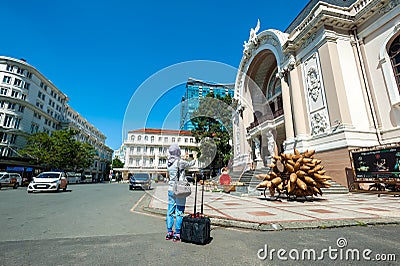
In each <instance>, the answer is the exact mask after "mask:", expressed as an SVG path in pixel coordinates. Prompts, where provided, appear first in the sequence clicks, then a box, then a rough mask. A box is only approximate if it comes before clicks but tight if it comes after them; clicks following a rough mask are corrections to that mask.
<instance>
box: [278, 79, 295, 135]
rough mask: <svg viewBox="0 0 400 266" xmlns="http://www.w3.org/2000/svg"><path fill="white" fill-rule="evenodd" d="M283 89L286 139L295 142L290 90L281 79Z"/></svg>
mask: <svg viewBox="0 0 400 266" xmlns="http://www.w3.org/2000/svg"><path fill="white" fill-rule="evenodd" d="M281 87H282V101H283V115H284V118H285V131H286V139H287V140H293V139H294V130H293V120H292V117H293V115H292V107H291V95H290V88H289V85H288V84H287V83H286V81H285V79H284V78H282V79H281Z"/></svg>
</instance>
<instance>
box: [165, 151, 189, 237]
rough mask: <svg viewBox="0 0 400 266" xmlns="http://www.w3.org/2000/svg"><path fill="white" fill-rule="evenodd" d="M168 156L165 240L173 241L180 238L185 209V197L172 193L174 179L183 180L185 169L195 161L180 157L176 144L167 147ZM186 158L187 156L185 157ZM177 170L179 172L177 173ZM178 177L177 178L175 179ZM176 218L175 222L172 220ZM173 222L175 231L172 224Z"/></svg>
mask: <svg viewBox="0 0 400 266" xmlns="http://www.w3.org/2000/svg"><path fill="white" fill-rule="evenodd" d="M168 152H169V158H168V174H169V183H168V210H167V235H166V236H165V239H166V240H171V239H173V241H174V242H176V241H180V240H181V235H180V234H181V226H182V219H183V213H184V211H185V204H186V198H176V197H175V196H174V193H173V188H174V183H175V180H177V181H178V180H184V178H185V169H186V168H189V167H190V166H192V165H194V163H195V161H194V160H192V161H187V160H184V159H181V149H180V147H179V146H178V144H172V145H171V146H170V147H169V149H168ZM185 159H187V158H185ZM178 170H179V173H178ZM177 178H178V179H177ZM174 217H175V218H176V222H175V221H174ZM174 222H175V233H174V231H173V229H172V228H173V226H174Z"/></svg>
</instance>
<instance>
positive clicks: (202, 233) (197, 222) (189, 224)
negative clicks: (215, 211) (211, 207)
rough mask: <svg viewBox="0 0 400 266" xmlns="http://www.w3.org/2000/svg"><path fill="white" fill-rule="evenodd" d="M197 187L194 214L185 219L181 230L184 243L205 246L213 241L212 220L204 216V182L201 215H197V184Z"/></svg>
mask: <svg viewBox="0 0 400 266" xmlns="http://www.w3.org/2000/svg"><path fill="white" fill-rule="evenodd" d="M196 181H197V179H196ZM195 186H196V189H195V195H194V212H193V214H190V215H188V216H185V217H183V221H182V228H181V240H182V241H183V242H189V243H194V244H200V245H205V244H207V243H208V242H209V241H210V240H211V237H210V231H211V226H210V225H211V222H210V219H209V218H208V217H205V216H204V214H203V198H204V182H203V185H202V191H201V212H200V213H196V201H197V182H196V184H195Z"/></svg>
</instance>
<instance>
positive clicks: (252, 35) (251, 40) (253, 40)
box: [243, 19, 260, 55]
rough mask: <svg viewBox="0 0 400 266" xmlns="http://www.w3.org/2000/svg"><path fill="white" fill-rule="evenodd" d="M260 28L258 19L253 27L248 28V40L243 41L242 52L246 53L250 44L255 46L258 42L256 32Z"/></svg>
mask: <svg viewBox="0 0 400 266" xmlns="http://www.w3.org/2000/svg"><path fill="white" fill-rule="evenodd" d="M259 30H260V20H259V19H258V20H257V25H256V27H255V28H254V29H253V28H251V29H250V36H249V40H248V41H247V42H246V41H245V42H244V44H243V48H244V49H243V53H244V54H246V55H247V54H248V53H249V50H250V49H251V47H252V46H257V44H258V37H257V32H258V31H259Z"/></svg>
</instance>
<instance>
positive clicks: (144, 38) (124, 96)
mask: <svg viewBox="0 0 400 266" xmlns="http://www.w3.org/2000/svg"><path fill="white" fill-rule="evenodd" d="M307 3H308V0H295V1H294V0H281V1H266V0H262V1H225V0H224V1H216V0H213V1H208V0H204V1H128V0H114V1H102V0H97V1H85V0H80V1H76V0H69V1H54V0H48V1H43V0H36V1H31V0H19V1H3V3H2V4H1V9H2V21H3V29H2V40H1V42H0V54H1V55H4V56H10V57H14V58H17V59H20V58H24V59H26V60H27V62H28V63H29V64H31V65H32V66H34V67H36V68H37V69H38V70H39V71H40V72H41V73H42V74H43V75H44V76H46V77H47V78H48V79H49V80H51V81H52V82H53V84H55V86H57V87H58V88H59V89H60V90H61V91H62V92H64V93H65V94H67V95H68V96H69V98H70V101H69V105H70V106H72V108H74V109H75V110H76V111H77V112H79V113H80V114H81V115H82V116H83V117H85V118H86V119H87V120H88V121H89V122H90V123H92V124H93V125H94V126H96V127H97V128H98V129H99V130H100V131H101V132H103V133H104V134H105V135H106V137H107V140H106V144H107V145H108V146H109V147H110V148H112V149H117V148H119V147H120V145H121V144H122V142H123V125H125V126H129V127H132V128H131V129H138V128H143V127H144V126H147V127H153V128H154V127H155V128H168V129H177V127H178V125H179V108H178V106H179V102H180V100H181V96H182V95H183V94H184V86H182V84H181V83H182V82H184V80H186V79H187V78H189V77H194V78H197V79H205V80H210V79H213V80H212V81H214V82H225V83H234V80H235V72H234V71H232V69H231V68H233V69H234V68H237V67H238V66H239V63H240V60H241V57H242V51H243V42H244V41H247V40H248V38H249V30H250V28H254V27H255V26H256V23H257V19H260V22H261V30H260V31H263V30H266V29H278V30H281V31H284V30H285V29H286V28H287V27H288V26H289V24H290V23H291V22H292V21H293V20H294V19H295V17H296V16H297V15H298V14H299V13H300V11H301V10H302V9H303V8H304V7H305V6H306V4H307ZM196 60H202V61H196ZM204 60H206V61H211V62H215V63H216V65H217V66H220V65H223V64H225V65H226V66H227V69H228V70H227V71H225V70H223V71H222V72H221V76H220V77H219V78H218V77H216V75H215V72H212V71H211V73H210V71H208V72H207V73H203V72H202V71H197V70H198V69H197V68H196V64H197V65H200V68H202V67H203V68H204V67H205V68H206V69H208V70H209V68H208V65H207V62H206V63H205V64H203V63H204V62H205V61H204ZM185 62H200V63H196V64H194V65H193V64H192V63H191V64H189V66H190V67H189V68H185V69H193V73H192V72H190V71H186V72H185V71H183V72H184V73H182V74H181V75H179V78H177V80H176V82H175V83H171V84H168V86H165V87H163V85H162V84H163V81H165V80H166V77H168V73H169V72H168V71H165V70H166V69H167V70H171V71H174V70H176V69H179V67H182V66H183V67H185V66H186V63H185ZM171 66H172V67H171ZM217 73H219V72H217ZM162 74H167V75H166V76H163V77H162V78H161V79H160V78H157V77H160V76H162ZM208 74H211V75H210V76H209V75H208ZM200 75H202V76H200ZM217 76H218V75H217ZM153 79H157V82H156V83H154V84H157V85H154V84H153V83H151V82H152V80H153ZM167 83H168V82H167ZM150 85H152V86H153V87H152V86H150ZM154 86H160V87H157V88H155V87H154ZM138 88H141V89H142V90H143V91H144V92H147V91H155V92H163V93H164V94H162V95H159V97H157V95H156V93H155V92H153V94H154V95H153V98H151V99H152V102H151V104H148V103H147V102H148V101H149V100H148V99H147V97H146V96H145V95H146V93H142V94H139V93H137V94H136V95H135V96H134V93H135V91H137V90H138ZM139 96H140V97H139ZM154 99H157V100H156V101H154ZM129 110H134V112H136V113H130V112H129ZM125 113H127V115H126V116H125ZM124 118H125V120H124ZM128 120H129V121H128ZM124 121H125V122H124Z"/></svg>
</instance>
